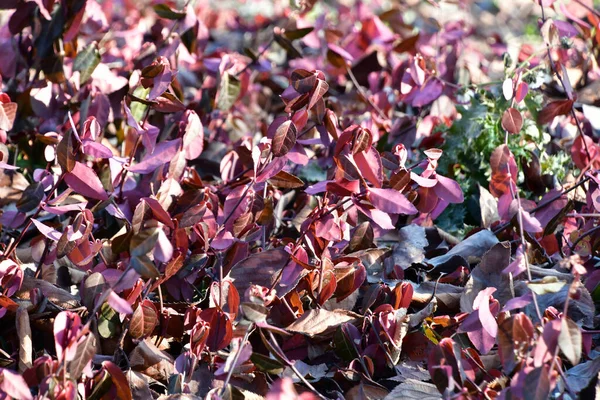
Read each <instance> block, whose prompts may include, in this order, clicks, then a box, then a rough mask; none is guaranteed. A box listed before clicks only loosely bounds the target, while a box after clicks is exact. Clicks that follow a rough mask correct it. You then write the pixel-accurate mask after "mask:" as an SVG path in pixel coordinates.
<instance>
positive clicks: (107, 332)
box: [98, 303, 119, 339]
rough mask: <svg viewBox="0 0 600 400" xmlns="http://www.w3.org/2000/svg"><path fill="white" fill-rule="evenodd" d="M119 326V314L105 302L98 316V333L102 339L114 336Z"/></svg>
mask: <svg viewBox="0 0 600 400" xmlns="http://www.w3.org/2000/svg"><path fill="white" fill-rule="evenodd" d="M118 327H119V314H118V313H117V312H116V311H115V310H114V309H113V308H112V307H111V306H109V305H108V303H105V304H103V305H102V307H101V308H100V315H99V316H98V333H99V334H100V336H102V337H103V338H104V339H108V338H111V337H115V336H116V335H117V330H118Z"/></svg>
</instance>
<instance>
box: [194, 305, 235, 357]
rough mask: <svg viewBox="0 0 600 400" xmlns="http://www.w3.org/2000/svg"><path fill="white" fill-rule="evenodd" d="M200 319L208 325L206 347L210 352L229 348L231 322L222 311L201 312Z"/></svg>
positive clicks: (231, 333) (231, 330) (208, 310)
mask: <svg viewBox="0 0 600 400" xmlns="http://www.w3.org/2000/svg"><path fill="white" fill-rule="evenodd" d="M200 319H202V320H203V321H205V322H207V323H208V324H210V330H209V332H208V340H207V341H206V346H207V347H208V348H209V349H210V350H211V351H218V350H222V349H224V348H225V347H227V346H229V342H231V338H232V337H233V329H232V326H231V321H230V320H229V318H228V317H227V315H225V313H224V312H223V311H221V310H217V309H216V308H208V309H206V310H202V312H201V313H200Z"/></svg>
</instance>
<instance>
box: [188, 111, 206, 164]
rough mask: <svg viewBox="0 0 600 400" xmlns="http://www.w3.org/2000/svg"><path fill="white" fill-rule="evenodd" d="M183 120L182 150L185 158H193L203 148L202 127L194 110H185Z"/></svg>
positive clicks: (198, 154) (200, 152)
mask: <svg viewBox="0 0 600 400" xmlns="http://www.w3.org/2000/svg"><path fill="white" fill-rule="evenodd" d="M183 121H184V122H185V123H186V126H185V133H184V134H183V151H184V152H185V159H186V160H194V159H196V158H198V157H199V156H200V154H202V150H204V127H203V126H202V122H200V117H198V114H196V112H195V111H194V110H189V111H186V112H185V114H184V118H183Z"/></svg>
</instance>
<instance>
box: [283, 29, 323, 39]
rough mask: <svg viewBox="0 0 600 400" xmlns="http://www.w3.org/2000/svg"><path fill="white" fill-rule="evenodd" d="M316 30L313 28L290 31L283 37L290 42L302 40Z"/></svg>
mask: <svg viewBox="0 0 600 400" xmlns="http://www.w3.org/2000/svg"><path fill="white" fill-rule="evenodd" d="M314 29H315V28H313V27H312V26H311V27H309V28H302V29H290V30H286V31H285V33H284V34H283V36H285V37H286V38H287V39H289V40H297V39H302V38H303V37H304V36H306V35H308V34H309V33H311V32H312V31H313V30H314Z"/></svg>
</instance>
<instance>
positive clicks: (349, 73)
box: [346, 64, 389, 120]
mask: <svg viewBox="0 0 600 400" xmlns="http://www.w3.org/2000/svg"><path fill="white" fill-rule="evenodd" d="M346 71H347V72H348V76H350V79H351V80H352V83H353V84H354V86H355V87H356V89H357V90H358V92H359V93H360V94H361V96H362V97H364V99H365V101H367V103H369V105H370V106H371V107H373V109H374V110H375V111H377V114H379V116H380V117H381V118H383V119H384V120H389V118H388V116H387V115H385V113H384V112H383V111H382V110H381V108H379V107H378V106H377V104H375V103H373V101H371V98H370V97H369V95H368V94H367V92H366V91H365V89H364V88H363V87H362V86H360V84H359V83H358V81H357V80H356V77H355V76H354V73H353V72H352V69H351V68H350V66H349V65H348V64H346Z"/></svg>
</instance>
